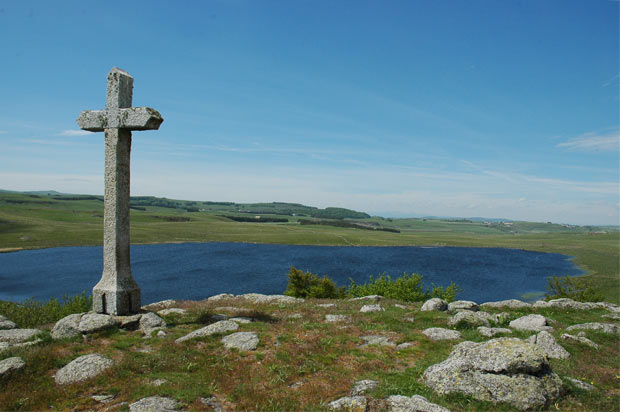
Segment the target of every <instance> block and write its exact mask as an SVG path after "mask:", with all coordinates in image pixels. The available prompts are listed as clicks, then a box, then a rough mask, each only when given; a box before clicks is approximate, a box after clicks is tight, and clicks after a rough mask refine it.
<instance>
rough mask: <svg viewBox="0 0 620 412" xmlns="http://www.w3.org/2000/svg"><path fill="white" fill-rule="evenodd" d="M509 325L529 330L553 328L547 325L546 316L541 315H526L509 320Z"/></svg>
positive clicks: (538, 330) (537, 330)
mask: <svg viewBox="0 0 620 412" xmlns="http://www.w3.org/2000/svg"><path fill="white" fill-rule="evenodd" d="M509 326H510V327H511V328H513V329H517V330H530V331H536V332H540V331H541V330H546V331H549V330H553V328H552V327H550V326H547V318H545V317H544V316H542V315H527V316H522V317H520V318H518V319H515V320H513V321H512V322H510V324H509Z"/></svg>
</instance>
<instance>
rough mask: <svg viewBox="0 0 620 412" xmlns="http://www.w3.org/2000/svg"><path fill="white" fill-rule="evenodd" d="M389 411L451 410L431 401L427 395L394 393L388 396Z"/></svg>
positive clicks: (428, 411)
mask: <svg viewBox="0 0 620 412" xmlns="http://www.w3.org/2000/svg"><path fill="white" fill-rule="evenodd" d="M387 403H388V407H389V409H388V411H389V412H450V410H449V409H446V408H444V407H443V406H439V405H436V404H434V403H430V402H429V401H428V400H427V399H426V398H425V397H423V396H420V395H413V396H412V397H407V396H401V395H392V396H390V397H389V398H387Z"/></svg>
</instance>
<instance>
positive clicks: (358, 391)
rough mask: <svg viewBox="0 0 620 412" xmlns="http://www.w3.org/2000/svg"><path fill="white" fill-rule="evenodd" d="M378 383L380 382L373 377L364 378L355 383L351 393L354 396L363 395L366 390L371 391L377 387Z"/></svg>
mask: <svg viewBox="0 0 620 412" xmlns="http://www.w3.org/2000/svg"><path fill="white" fill-rule="evenodd" d="M378 384H379V382H377V381H373V380H371V379H364V380H362V381H357V382H355V383H354V384H353V390H352V392H351V393H352V395H353V396H358V395H363V394H365V393H366V392H368V391H371V390H373V389H374V388H376V387H377V385H378Z"/></svg>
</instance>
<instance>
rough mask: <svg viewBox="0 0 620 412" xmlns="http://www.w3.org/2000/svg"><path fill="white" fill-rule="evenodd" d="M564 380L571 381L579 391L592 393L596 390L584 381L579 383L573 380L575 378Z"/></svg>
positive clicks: (577, 380)
mask: <svg viewBox="0 0 620 412" xmlns="http://www.w3.org/2000/svg"><path fill="white" fill-rule="evenodd" d="M566 379H568V380H569V381H571V382H572V383H573V384H574V385H575V386H576V387H578V388H579V389H582V390H584V391H593V390H594V389H596V388H595V387H594V385H590V384H589V383H587V382H584V381H580V380H579V379H575V378H569V377H566Z"/></svg>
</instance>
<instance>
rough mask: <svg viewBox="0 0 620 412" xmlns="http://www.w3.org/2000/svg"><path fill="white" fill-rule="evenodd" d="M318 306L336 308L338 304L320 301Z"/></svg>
mask: <svg viewBox="0 0 620 412" xmlns="http://www.w3.org/2000/svg"><path fill="white" fill-rule="evenodd" d="M317 306H318V307H319V308H335V307H336V304H335V303H319V304H318V305H317Z"/></svg>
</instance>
